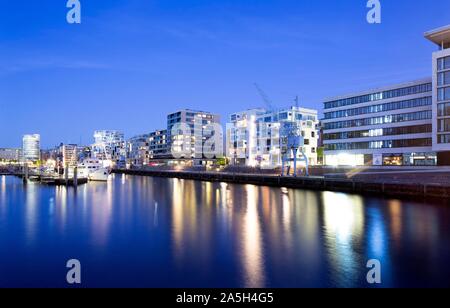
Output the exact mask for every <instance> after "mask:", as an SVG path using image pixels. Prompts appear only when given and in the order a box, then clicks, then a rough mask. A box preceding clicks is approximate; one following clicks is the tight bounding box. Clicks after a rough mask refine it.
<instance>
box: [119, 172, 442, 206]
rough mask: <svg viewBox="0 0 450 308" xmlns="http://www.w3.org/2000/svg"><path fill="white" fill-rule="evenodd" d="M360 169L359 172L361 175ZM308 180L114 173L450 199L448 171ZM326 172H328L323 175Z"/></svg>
mask: <svg viewBox="0 0 450 308" xmlns="http://www.w3.org/2000/svg"><path fill="white" fill-rule="evenodd" d="M358 170H359V172H358ZM311 171H312V174H317V173H323V176H317V175H312V176H309V177H292V176H285V177H282V176H279V175H273V174H256V173H253V174H251V173H238V172H206V171H176V170H156V169H153V170H138V169H136V170H120V169H118V170H114V172H115V173H119V174H130V175H142V176H153V177H169V178H180V179H190V180H198V181H209V182H228V183H237V184H254V185H264V186H275V187H287V188H299V189H308V190H321V191H323V190H325V191H338V192H346V193H356V194H363V195H369V194H370V195H373V194H375V195H378V196H386V197H399V198H411V197H413V198H416V197H421V198H442V199H447V200H450V181H449V180H450V169H449V168H442V169H441V168H418V169H398V168H397V169H396V168H379V169H377V170H373V169H349V170H337V169H335V170H334V171H335V172H334V173H326V172H327V169H322V170H319V169H317V170H314V169H313V170H311ZM324 171H325V173H324Z"/></svg>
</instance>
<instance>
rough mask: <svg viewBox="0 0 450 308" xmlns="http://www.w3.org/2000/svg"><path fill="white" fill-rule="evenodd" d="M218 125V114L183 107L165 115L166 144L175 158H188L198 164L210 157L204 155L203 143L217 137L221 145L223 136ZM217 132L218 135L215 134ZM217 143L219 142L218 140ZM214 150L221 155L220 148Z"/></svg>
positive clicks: (219, 145)
mask: <svg viewBox="0 0 450 308" xmlns="http://www.w3.org/2000/svg"><path fill="white" fill-rule="evenodd" d="M216 126H220V116H219V115H218V114H212V113H210V112H205V111H197V110H190V109H184V110H180V111H178V112H175V113H171V114H169V115H168V116H167V146H168V149H169V151H170V153H171V155H172V157H173V158H175V159H181V160H182V159H184V160H190V161H192V162H193V164H195V165H198V164H202V163H203V162H205V161H207V160H208V159H211V157H206V153H205V148H206V147H205V145H206V142H207V141H208V140H209V139H210V138H214V137H217V140H220V144H217V146H218V147H219V148H220V149H221V148H222V147H223V136H222V134H221V133H222V131H221V129H220V130H219V129H215V127H216ZM216 134H219V135H216ZM218 143H219V142H218ZM219 148H218V150H217V151H216V152H217V154H218V155H214V156H221V155H223V153H219V152H223V151H221V150H219Z"/></svg>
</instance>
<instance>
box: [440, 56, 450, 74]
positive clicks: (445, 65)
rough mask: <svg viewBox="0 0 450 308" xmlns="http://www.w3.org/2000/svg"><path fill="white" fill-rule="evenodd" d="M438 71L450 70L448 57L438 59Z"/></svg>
mask: <svg viewBox="0 0 450 308" xmlns="http://www.w3.org/2000/svg"><path fill="white" fill-rule="evenodd" d="M437 69H438V71H443V70H447V69H450V57H445V58H440V59H438V67H437Z"/></svg>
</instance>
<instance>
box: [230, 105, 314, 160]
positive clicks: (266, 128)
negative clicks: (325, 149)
mask: <svg viewBox="0 0 450 308" xmlns="http://www.w3.org/2000/svg"><path fill="white" fill-rule="evenodd" d="M229 120H230V123H229V124H228V125H227V132H226V134H227V141H226V153H227V157H228V158H230V161H231V163H232V164H235V165H245V166H260V167H262V168H277V167H281V165H282V159H283V156H286V158H288V159H289V158H292V157H290V156H292V153H289V149H288V148H287V146H288V145H287V140H288V131H287V130H286V127H287V126H289V125H288V124H292V125H290V127H294V126H295V127H296V128H297V130H298V131H299V133H300V134H301V137H302V138H301V139H302V144H300V151H299V152H298V154H297V155H298V158H304V157H303V155H304V156H306V158H307V159H308V163H309V165H315V164H317V143H318V136H319V134H318V123H319V122H318V113H317V110H312V109H306V108H300V107H291V108H286V109H282V110H277V111H266V110H264V109H252V110H247V111H243V112H238V113H234V114H232V115H231V116H230V119H229ZM302 153H303V154H302Z"/></svg>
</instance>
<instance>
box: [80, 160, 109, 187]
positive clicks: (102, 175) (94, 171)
mask: <svg viewBox="0 0 450 308" xmlns="http://www.w3.org/2000/svg"><path fill="white" fill-rule="evenodd" d="M78 172H79V174H80V175H83V176H86V177H87V178H88V179H89V181H99V182H106V181H108V179H109V174H110V170H109V168H107V167H104V164H103V163H102V162H101V161H100V160H98V159H94V158H88V159H85V160H84V161H83V162H82V163H81V164H78Z"/></svg>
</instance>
